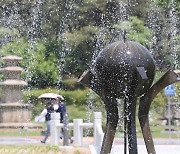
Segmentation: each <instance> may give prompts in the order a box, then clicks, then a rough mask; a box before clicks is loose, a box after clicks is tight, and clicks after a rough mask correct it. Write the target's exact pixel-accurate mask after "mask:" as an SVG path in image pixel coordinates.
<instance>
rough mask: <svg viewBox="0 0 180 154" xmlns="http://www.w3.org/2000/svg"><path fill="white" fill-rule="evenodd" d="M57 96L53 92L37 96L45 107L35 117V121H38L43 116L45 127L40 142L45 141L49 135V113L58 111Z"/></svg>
mask: <svg viewBox="0 0 180 154" xmlns="http://www.w3.org/2000/svg"><path fill="white" fill-rule="evenodd" d="M57 97H59V95H58V94H53V93H45V94H42V95H40V96H39V97H38V98H39V99H41V100H42V101H43V102H45V108H44V110H43V111H42V112H41V114H40V116H39V117H38V118H37V121H40V120H41V119H42V118H44V117H45V121H46V126H47V129H46V131H45V137H44V139H42V140H41V143H44V144H45V143H46V140H47V139H48V137H49V135H50V120H51V113H53V112H58V108H59V105H58V102H57V101H58V99H57Z"/></svg>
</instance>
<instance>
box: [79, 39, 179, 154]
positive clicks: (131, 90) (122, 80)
mask: <svg viewBox="0 0 180 154" xmlns="http://www.w3.org/2000/svg"><path fill="white" fill-rule="evenodd" d="M154 74H155V64H154V60H153V58H152V56H151V54H150V52H149V51H148V50H147V49H146V48H145V47H144V46H142V45H141V44H139V43H136V42H133V41H118V42H115V43H112V44H110V45H109V46H107V47H106V48H105V49H104V50H102V51H101V52H100V53H99V55H98V56H97V58H96V60H95V65H94V68H93V69H92V70H88V71H85V72H84V73H83V74H82V76H81V77H80V78H79V82H82V83H84V84H86V85H88V86H89V87H90V88H91V89H92V90H94V91H95V92H96V93H97V94H98V95H99V96H100V97H101V99H102V100H103V101H104V104H105V109H106V112H107V123H106V130H105V135H104V139H103V143H102V147H101V154H108V153H110V151H111V148H112V143H113V140H114V136H115V132H116V127H117V123H118V118H119V117H118V108H117V104H118V103H117V98H118V99H119V98H120V99H124V153H125V154H126V153H127V148H126V146H127V138H128V147H129V153H130V154H137V153H138V150H137V137H136V124H135V113H136V101H137V98H138V97H140V103H139V115H138V117H139V121H140V126H141V130H142V134H143V137H144V141H145V144H146V148H147V152H148V153H152V154H155V153H156V152H155V148H154V143H153V139H152V135H151V131H150V127H149V110H150V105H151V102H152V100H153V99H154V97H155V96H156V95H157V94H158V93H159V92H160V91H161V90H162V89H163V88H165V87H166V86H167V85H170V84H172V83H174V82H177V81H180V70H168V71H167V72H166V73H165V74H164V75H163V76H162V77H161V78H160V79H159V81H157V82H156V83H155V84H154V85H153V86H152V82H153V80H154Z"/></svg>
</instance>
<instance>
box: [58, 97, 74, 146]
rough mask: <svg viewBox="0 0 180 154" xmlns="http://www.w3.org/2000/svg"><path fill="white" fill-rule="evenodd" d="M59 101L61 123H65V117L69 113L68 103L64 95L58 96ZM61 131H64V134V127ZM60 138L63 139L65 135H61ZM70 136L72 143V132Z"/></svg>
mask: <svg viewBox="0 0 180 154" xmlns="http://www.w3.org/2000/svg"><path fill="white" fill-rule="evenodd" d="M58 102H59V108H58V110H57V112H59V113H60V123H64V117H65V115H66V114H67V112H66V105H65V103H64V98H63V97H58ZM61 131H62V134H63V133H64V130H63V128H62V129H61ZM60 138H61V139H62V138H63V135H60ZM68 138H69V141H70V143H73V140H72V138H71V135H70V134H69V137H68Z"/></svg>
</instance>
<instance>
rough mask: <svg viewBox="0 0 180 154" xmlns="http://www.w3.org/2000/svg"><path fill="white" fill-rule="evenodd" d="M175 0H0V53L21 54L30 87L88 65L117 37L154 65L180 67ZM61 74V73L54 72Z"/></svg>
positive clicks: (52, 81)
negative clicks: (135, 45)
mask: <svg viewBox="0 0 180 154" xmlns="http://www.w3.org/2000/svg"><path fill="white" fill-rule="evenodd" d="M179 4H180V2H179V1H178V0H174V1H173V3H172V1H170V0H165V1H162V0H154V1H151V0H148V1H147V0H136V1H129V0H32V1H30V0H28V1H27V0H13V1H12V0H6V1H0V36H1V37H0V50H1V52H2V55H1V56H4V55H7V54H10V53H11V54H16V55H20V56H23V58H24V60H23V62H22V65H23V66H24V67H25V68H26V69H27V70H28V71H26V73H25V74H24V78H26V79H27V80H28V82H29V83H30V84H31V85H32V86H33V87H37V88H38V87H48V86H55V85H58V84H59V82H61V80H62V78H66V77H78V76H79V75H80V74H81V73H82V72H83V71H84V70H85V69H87V68H89V67H91V65H92V60H93V59H92V57H93V58H95V56H96V55H97V53H98V52H100V50H101V49H102V48H104V46H106V45H108V44H109V43H111V42H114V41H117V40H123V39H124V37H125V38H127V39H128V40H134V41H137V42H139V43H141V44H143V45H145V46H146V47H147V48H148V49H149V50H151V52H152V53H153V56H154V58H155V60H156V63H157V65H158V67H161V68H162V67H175V68H179V62H178V61H179V55H180V52H179V47H180V44H179V42H180V41H179V38H180V37H179V22H178V21H179V20H178V19H179V17H180V15H179V13H178V12H179V9H180V8H179V6H180V5H179ZM59 76H60V77H59Z"/></svg>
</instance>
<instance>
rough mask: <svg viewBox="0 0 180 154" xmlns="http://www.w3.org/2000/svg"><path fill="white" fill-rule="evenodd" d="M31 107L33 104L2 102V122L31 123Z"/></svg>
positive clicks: (0, 119) (0, 118)
mask: <svg viewBox="0 0 180 154" xmlns="http://www.w3.org/2000/svg"><path fill="white" fill-rule="evenodd" d="M31 108H32V106H31V105H26V104H23V103H19V102H13V103H0V123H29V122H30V120H31V117H32V113H31Z"/></svg>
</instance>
